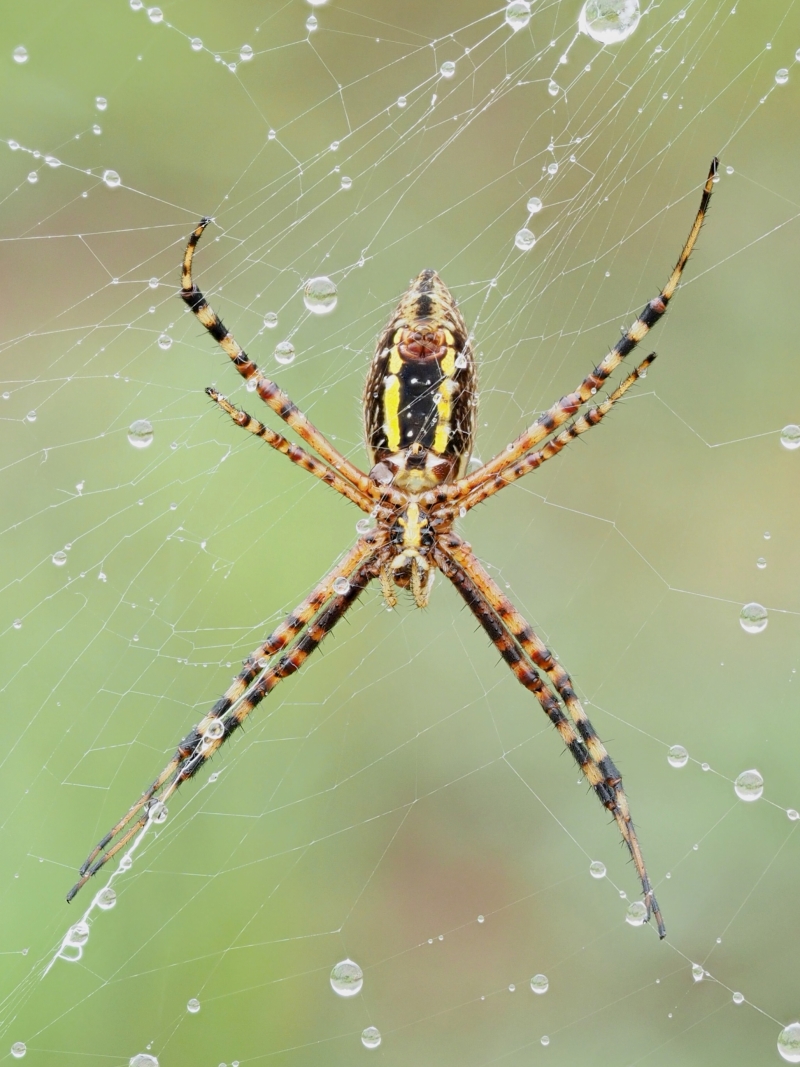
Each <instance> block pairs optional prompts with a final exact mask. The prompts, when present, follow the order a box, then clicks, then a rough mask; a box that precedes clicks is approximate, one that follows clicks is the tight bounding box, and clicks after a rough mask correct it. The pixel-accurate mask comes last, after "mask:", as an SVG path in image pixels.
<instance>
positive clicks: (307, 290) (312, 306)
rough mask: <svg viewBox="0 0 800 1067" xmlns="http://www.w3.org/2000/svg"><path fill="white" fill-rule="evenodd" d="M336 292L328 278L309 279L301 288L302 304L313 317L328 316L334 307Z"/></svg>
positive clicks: (336, 297) (322, 276)
mask: <svg viewBox="0 0 800 1067" xmlns="http://www.w3.org/2000/svg"><path fill="white" fill-rule="evenodd" d="M337 299H338V292H337V289H336V286H335V285H334V283H333V282H332V281H331V279H330V278H328V277H326V276H325V275H321V276H320V277H318V278H309V280H308V281H307V282H306V284H305V285H304V286H303V303H304V304H305V306H306V307H307V308H308V310H309V311H311V312H312V313H313V314H314V315H328V314H330V312H331V311H333V309H334V308H335V307H336V301H337Z"/></svg>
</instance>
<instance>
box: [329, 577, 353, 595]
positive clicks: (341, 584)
mask: <svg viewBox="0 0 800 1067" xmlns="http://www.w3.org/2000/svg"><path fill="white" fill-rule="evenodd" d="M333 591H334V593H336V594H337V595H338V596H344V595H345V593H349V592H350V582H349V581H348V580H347V578H345V577H343V576H342V575H340V576H339V577H338V578H336V579H334V582H333Z"/></svg>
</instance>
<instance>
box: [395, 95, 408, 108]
mask: <svg viewBox="0 0 800 1067" xmlns="http://www.w3.org/2000/svg"><path fill="white" fill-rule="evenodd" d="M407 103H408V100H406V98H405V97H404V96H398V98H397V106H398V107H405V106H406V104H407Z"/></svg>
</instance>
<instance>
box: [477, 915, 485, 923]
mask: <svg viewBox="0 0 800 1067" xmlns="http://www.w3.org/2000/svg"><path fill="white" fill-rule="evenodd" d="M478 922H479V923H482V922H486V920H485V919H484V917H483V916H482V915H479V916H478Z"/></svg>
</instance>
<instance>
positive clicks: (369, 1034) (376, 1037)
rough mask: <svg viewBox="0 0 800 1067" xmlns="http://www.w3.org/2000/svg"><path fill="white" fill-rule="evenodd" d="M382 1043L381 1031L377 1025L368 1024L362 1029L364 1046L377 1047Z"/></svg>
mask: <svg viewBox="0 0 800 1067" xmlns="http://www.w3.org/2000/svg"><path fill="white" fill-rule="evenodd" d="M380 1043H381V1032H380V1030H379V1029H378V1027H377V1026H368V1027H367V1028H366V1030H362V1031H361V1044H362V1045H363V1046H364V1048H377V1047H378V1045H380Z"/></svg>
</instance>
